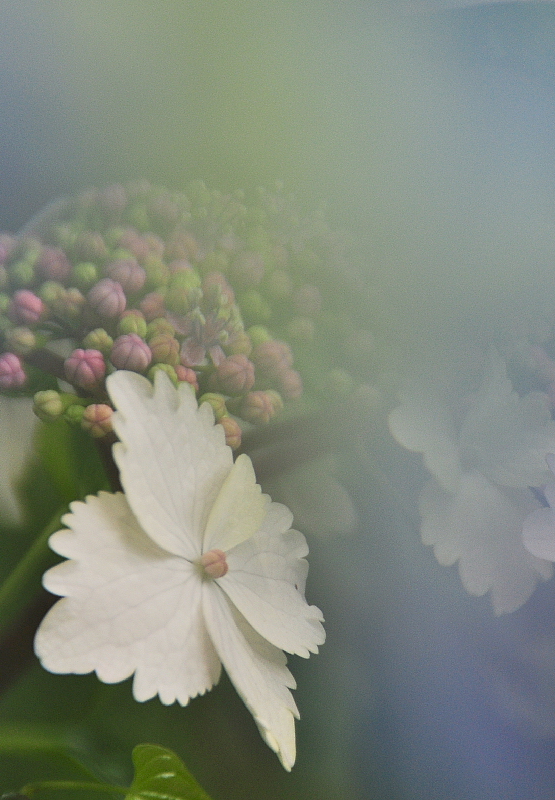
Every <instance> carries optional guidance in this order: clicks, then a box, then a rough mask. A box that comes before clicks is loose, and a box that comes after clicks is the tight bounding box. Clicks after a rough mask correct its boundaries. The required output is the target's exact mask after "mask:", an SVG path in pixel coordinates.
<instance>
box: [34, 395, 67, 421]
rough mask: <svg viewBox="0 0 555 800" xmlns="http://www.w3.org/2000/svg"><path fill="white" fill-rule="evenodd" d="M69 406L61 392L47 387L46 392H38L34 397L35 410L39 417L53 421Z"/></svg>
mask: <svg viewBox="0 0 555 800" xmlns="http://www.w3.org/2000/svg"><path fill="white" fill-rule="evenodd" d="M66 408H67V404H65V403H64V402H63V400H62V396H61V395H60V393H59V392H55V391H54V390H53V389H47V390H46V391H44V392H37V393H36V394H35V396H34V397H33V411H34V412H35V414H36V415H37V417H38V418H39V419H42V420H44V421H45V422H51V421H53V420H56V419H58V418H59V417H61V415H62V414H63V413H64V411H65V410H66Z"/></svg>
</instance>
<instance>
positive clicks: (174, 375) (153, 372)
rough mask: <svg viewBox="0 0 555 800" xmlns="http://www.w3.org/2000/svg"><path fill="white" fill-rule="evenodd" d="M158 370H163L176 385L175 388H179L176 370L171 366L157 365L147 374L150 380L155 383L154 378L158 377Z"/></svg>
mask: <svg viewBox="0 0 555 800" xmlns="http://www.w3.org/2000/svg"><path fill="white" fill-rule="evenodd" d="M157 370H162V372H165V373H166V375H167V376H168V377H169V379H170V380H171V382H172V383H173V384H174V386H177V384H178V379H177V373H176V371H175V369H174V368H173V367H172V366H170V365H169V364H155V365H154V366H153V367H151V368H150V369H149V371H148V373H147V377H148V378H149V380H151V381H152V382H154V377H155V375H156V372H157Z"/></svg>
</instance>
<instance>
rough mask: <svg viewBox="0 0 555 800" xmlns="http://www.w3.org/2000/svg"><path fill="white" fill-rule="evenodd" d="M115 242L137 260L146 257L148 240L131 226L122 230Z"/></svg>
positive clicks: (148, 250)
mask: <svg viewBox="0 0 555 800" xmlns="http://www.w3.org/2000/svg"><path fill="white" fill-rule="evenodd" d="M117 244H118V245H119V246H120V247H123V248H125V250H129V252H130V253H131V254H132V255H134V256H135V258H138V259H139V261H141V260H142V259H143V258H146V257H147V256H148V255H149V253H150V249H149V246H148V242H147V241H146V240H145V239H144V237H143V236H141V235H140V234H138V233H137V231H135V230H133V228H130V229H129V230H126V231H124V232H123V233H122V234H121V236H120V237H119V238H118V241H117Z"/></svg>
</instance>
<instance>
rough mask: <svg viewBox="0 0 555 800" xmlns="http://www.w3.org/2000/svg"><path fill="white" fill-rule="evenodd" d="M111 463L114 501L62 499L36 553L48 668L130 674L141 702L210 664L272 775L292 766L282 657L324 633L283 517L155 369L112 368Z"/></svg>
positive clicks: (186, 692) (192, 402)
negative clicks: (229, 689) (274, 761)
mask: <svg viewBox="0 0 555 800" xmlns="http://www.w3.org/2000/svg"><path fill="white" fill-rule="evenodd" d="M107 385H108V390H109V392H110V396H111V398H112V400H113V402H114V404H115V406H116V408H117V413H116V414H115V415H114V428H115V430H116V433H117V435H118V437H119V439H120V442H119V443H117V444H116V445H115V446H114V457H115V459H116V461H117V464H118V466H119V469H120V473H121V481H122V484H123V487H124V490H125V494H121V493H117V494H108V493H106V492H101V493H100V494H99V495H98V496H96V497H88V498H87V500H86V502H84V503H83V502H74V503H72V504H71V513H70V514H67V515H66V516H65V517H64V518H63V522H64V524H65V525H67V526H68V528H69V530H61V531H58V532H57V533H55V534H54V535H53V536H52V537H51V539H50V544H51V547H52V549H54V550H55V551H56V552H57V553H59V554H60V555H62V556H64V557H65V558H68V559H71V560H69V561H65V562H63V563H61V564H59V565H58V566H56V567H54V568H53V569H51V570H49V571H48V572H47V573H46V575H45V577H44V585H45V586H46V588H47V589H48V590H49V591H51V592H53V593H55V594H58V595H61V596H63V599H61V600H59V601H58V602H57V603H56V604H55V605H54V607H53V608H52V609H51V610H50V611H49V613H48V614H47V615H46V617H45V619H44V620H43V622H42V623H41V626H40V628H39V630H38V632H37V636H36V640H35V649H36V653H37V655H38V656H39V658H40V659H41V661H42V664H43V665H44V667H45V668H46V669H48V670H50V671H51V672H59V673H61V672H74V673H86V672H92V671H93V670H94V671H95V672H96V674H97V675H98V677H99V678H100V680H102V681H104V682H106V683H116V682H118V681H122V680H124V679H125V678H128V677H129V676H130V675H132V674H133V673H134V681H133V694H134V697H135V698H136V699H137V700H139V701H144V700H148V699H150V698H151V697H154V696H155V695H156V694H158V695H159V697H160V700H161V701H162V702H163V703H165V704H171V703H173V702H175V701H176V700H177V702H179V703H180V704H181V705H186V704H187V703H188V702H189V700H190V699H191V698H192V697H194V696H196V695H198V694H203V693H204V692H206V691H207V690H208V689H210V688H211V687H212V686H213V685H214V684H215V683H216V682H217V681H218V679H219V676H220V671H221V664H223V665H224V667H225V669H226V670H227V672H228V674H229V676H230V678H231V680H232V681H233V683H234V685H235V688H236V689H237V691H238V693H239V694H240V696H241V697H242V699H243V700H244V702H245V704H246V705H247V707H248V708H249V710H250V711H251V713H252V714H253V716H254V719H255V721H256V723H257V725H258V728H259V730H260V732H261V734H262V736H263V738H264V739H265V741H266V742H267V743H268V744H269V746H270V747H271V748H272V749H273V750H275V752H276V753H277V754H278V756H279V758H280V760H281V762H282V764H283V766H284V767H285V768H286V769H288V770H289V769H291V767H292V765H293V763H294V761H295V726H294V718H295V717H298V711H297V707H296V705H295V702H294V700H293V697H292V695H291V692H290V691H289V689H291V688H294V687H295V680H294V678H293V676H292V675H291V673H290V672H289V670H288V669H287V667H286V666H285V665H286V657H285V655H284V653H283V652H282V651H283V650H286V651H287V652H289V653H295V654H297V655H300V656H304V657H308V656H309V654H310V652H317V651H318V645H319V644H322V642H323V641H324V638H325V634H324V629H323V627H322V624H321V620H322V614H321V612H320V611H319V610H318V609H317V608H316V607H315V606H309V605H308V604H307V603H306V600H305V598H304V587H305V580H306V574H307V570H308V565H307V562H306V561H305V559H304V556H305V555H306V554H307V552H308V548H307V545H306V541H305V538H304V536H303V535H302V534H300V533H298V532H297V531H293V530H290V526H291V523H292V521H293V518H292V515H291V512H290V511H289V510H288V509H287V508H286V507H285V506H283V505H280V504H278V503H272V502H271V500H270V498H269V497H268V496H267V495H264V494H262V492H261V490H260V487H259V486H258V485H257V483H256V479H255V476H254V471H253V468H252V463H251V461H250V459H249V458H248V456H246V455H241V456H239V457H238V458H237V460H236V461H235V463H234V462H233V458H232V454H231V450H230V448H229V447H227V446H226V444H225V434H224V430H223V428H222V427H221V426H220V425H215V424H214V417H213V413H212V410H211V408H210V407H209V406H208V405H207V404H204V405H202V406H201V407H200V408H197V402H196V399H195V397H194V394H193V393H192V392H191V390H190V388H189V386H188V385H187V384H185V385H180V387H179V389H177V390H176V389H175V388H174V387H173V385H172V384H171V382H170V380H169V379H168V377H167V376H166V375H165V374H163V373H161V372H160V373H158V375H157V376H156V382H155V387H154V388H153V387H152V385H151V384H150V383H149V381H147V380H146V379H145V378H143V377H142V376H140V375H137V374H135V373H130V372H122V371H119V372H116V373H114V374H113V375H112V376H110V377H109V378H108V382H107Z"/></svg>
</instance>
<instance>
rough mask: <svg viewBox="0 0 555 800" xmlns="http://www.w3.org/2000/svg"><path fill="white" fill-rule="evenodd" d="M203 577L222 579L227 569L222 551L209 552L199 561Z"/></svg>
mask: <svg viewBox="0 0 555 800" xmlns="http://www.w3.org/2000/svg"><path fill="white" fill-rule="evenodd" d="M198 563H199V565H200V566H201V567H202V569H203V572H204V575H205V576H206V577H207V578H212V579H214V580H215V579H216V578H223V576H224V575H225V574H226V572H227V570H228V569H229V567H228V566H227V561H226V558H225V553H224V551H223V550H209V551H208V552H207V553H204V555H203V556H201V558H200V559H199V562H198Z"/></svg>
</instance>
